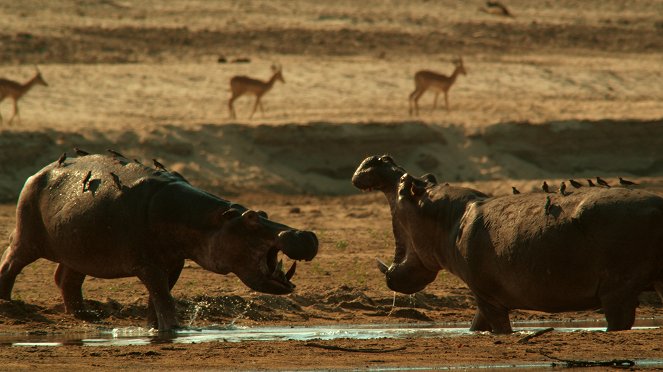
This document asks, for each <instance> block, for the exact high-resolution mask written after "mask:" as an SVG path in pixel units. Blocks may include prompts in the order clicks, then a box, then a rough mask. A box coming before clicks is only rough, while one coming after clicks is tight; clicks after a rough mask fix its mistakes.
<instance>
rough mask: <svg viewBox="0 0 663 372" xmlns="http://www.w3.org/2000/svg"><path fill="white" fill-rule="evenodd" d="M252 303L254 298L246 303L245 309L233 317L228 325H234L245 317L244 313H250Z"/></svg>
mask: <svg viewBox="0 0 663 372" xmlns="http://www.w3.org/2000/svg"><path fill="white" fill-rule="evenodd" d="M252 305H253V300H249V301H248V302H246V303H245V304H244V310H242V311H241V312H240V313H239V314H237V315H236V316H235V317H234V318H233V320H231V321H230V323H228V325H229V326H234V325H235V323H236V322H237V321H238V320H239V319H241V318H243V317H244V315H246V313H248V312H249V310H251V306H252Z"/></svg>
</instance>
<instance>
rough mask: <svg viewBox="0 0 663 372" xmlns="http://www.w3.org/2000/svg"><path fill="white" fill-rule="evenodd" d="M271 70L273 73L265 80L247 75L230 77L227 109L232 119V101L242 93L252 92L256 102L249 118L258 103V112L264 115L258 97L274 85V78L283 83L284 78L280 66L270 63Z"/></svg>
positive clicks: (233, 113) (233, 109)
mask: <svg viewBox="0 0 663 372" xmlns="http://www.w3.org/2000/svg"><path fill="white" fill-rule="evenodd" d="M272 72H273V73H274V74H273V75H272V77H271V78H270V79H269V80H268V81H266V82H265V81H262V80H257V79H253V78H250V77H248V76H234V77H233V78H232V79H230V91H231V92H232V97H230V100H228V110H229V111H230V117H231V118H232V119H234V118H235V108H234V107H233V102H235V100H236V99H237V98H239V97H240V96H242V95H244V94H253V95H255V96H256V102H255V104H254V105H253V111H251V116H249V119H250V118H252V117H253V114H255V112H256V108H257V107H258V105H260V112H261V113H262V114H263V115H264V111H263V108H262V102H260V99H261V98H262V96H263V95H265V93H267V92H269V90H270V89H272V86H274V83H275V82H276V80H279V81H281V82H282V83H285V80H283V74H282V72H281V66H276V65H272Z"/></svg>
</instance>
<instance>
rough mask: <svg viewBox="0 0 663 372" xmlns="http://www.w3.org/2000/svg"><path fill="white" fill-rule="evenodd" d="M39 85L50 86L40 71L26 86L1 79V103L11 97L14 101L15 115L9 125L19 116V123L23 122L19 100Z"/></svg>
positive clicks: (0, 115)
mask: <svg viewBox="0 0 663 372" xmlns="http://www.w3.org/2000/svg"><path fill="white" fill-rule="evenodd" d="M37 84H41V85H43V86H45V87H47V86H48V84H47V83H46V81H45V80H44V78H42V77H41V72H40V71H39V69H37V71H36V73H35V76H34V77H32V79H30V80H29V81H28V82H27V83H25V84H21V83H17V82H15V81H13V80H9V79H0V102H2V101H3V100H4V99H5V98H7V97H11V98H12V99H13V100H14V114H13V115H12V117H11V118H10V119H9V122H7V124H11V123H12V120H14V117H16V116H18V121H19V122H20V121H21V115H20V114H19V112H18V100H19V99H20V98H21V97H23V96H24V95H25V94H26V93H27V92H28V91H29V90H30V89H31V88H32V87H33V86H35V85H37ZM2 122H3V120H2V114H1V113H0V123H2Z"/></svg>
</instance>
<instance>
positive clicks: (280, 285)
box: [236, 230, 318, 294]
mask: <svg viewBox="0 0 663 372" xmlns="http://www.w3.org/2000/svg"><path fill="white" fill-rule="evenodd" d="M279 252H283V254H284V255H285V256H287V257H288V258H290V259H292V260H295V261H293V263H292V265H290V268H289V269H288V270H287V271H286V270H285V267H284V265H283V259H279V257H278V256H279ZM317 253H318V238H317V237H316V236H315V234H314V233H312V232H310V231H298V230H286V231H283V232H281V233H279V235H278V239H277V241H276V244H275V245H274V246H272V247H270V248H269V249H268V250H267V253H266V254H265V256H264V258H263V262H262V263H261V264H260V268H259V273H258V274H257V275H256V274H255V273H253V274H246V273H244V275H242V273H236V274H237V276H238V277H239V278H240V280H242V282H243V283H244V284H246V285H247V286H248V287H249V288H251V289H253V290H255V291H259V292H263V293H270V294H288V293H291V292H292V291H293V290H294V289H295V287H296V286H295V284H294V283H292V282H291V281H290V280H291V279H292V277H293V276H294V275H295V271H296V270H297V262H296V261H299V260H305V261H310V260H312V259H313V258H314V257H315V256H316V255H317Z"/></svg>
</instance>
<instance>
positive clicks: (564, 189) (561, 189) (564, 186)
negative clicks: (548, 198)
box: [559, 181, 566, 196]
mask: <svg viewBox="0 0 663 372" xmlns="http://www.w3.org/2000/svg"><path fill="white" fill-rule="evenodd" d="M559 193H560V194H562V196H566V184H565V183H564V181H562V184H561V185H559Z"/></svg>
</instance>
